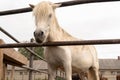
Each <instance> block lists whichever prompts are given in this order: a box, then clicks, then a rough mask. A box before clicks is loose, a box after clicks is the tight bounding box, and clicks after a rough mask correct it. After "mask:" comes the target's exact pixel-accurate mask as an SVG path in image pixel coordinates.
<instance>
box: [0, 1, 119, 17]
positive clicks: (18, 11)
mask: <svg viewBox="0 0 120 80" xmlns="http://www.w3.org/2000/svg"><path fill="white" fill-rule="evenodd" d="M115 1H120V0H74V1H67V2H59V3H60V4H62V5H61V6H60V7H66V6H72V5H78V4H88V3H97V2H115ZM30 11H32V9H31V8H30V7H27V8H21V9H14V10H7V11H0V16H4V15H10V14H18V13H25V12H30Z"/></svg>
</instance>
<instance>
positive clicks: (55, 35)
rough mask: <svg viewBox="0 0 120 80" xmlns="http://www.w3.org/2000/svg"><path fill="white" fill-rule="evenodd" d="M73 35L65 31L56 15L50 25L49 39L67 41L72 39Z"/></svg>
mask: <svg viewBox="0 0 120 80" xmlns="http://www.w3.org/2000/svg"><path fill="white" fill-rule="evenodd" d="M72 38H73V37H72V36H71V35H70V34H68V33H67V32H65V31H64V30H63V29H62V28H61V27H60V26H59V24H58V21H57V19H56V17H54V19H53V20H52V24H51V25H50V33H49V36H48V41H50V42H51V41H65V40H71V39H72Z"/></svg>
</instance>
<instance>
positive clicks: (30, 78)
mask: <svg viewBox="0 0 120 80" xmlns="http://www.w3.org/2000/svg"><path fill="white" fill-rule="evenodd" d="M30 42H34V39H33V38H32V39H31V41H30ZM31 50H33V47H31ZM33 60H34V55H33V54H31V53H30V62H29V67H30V68H33ZM32 72H33V71H32V70H29V80H32V78H33V77H32Z"/></svg>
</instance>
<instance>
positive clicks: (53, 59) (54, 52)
mask: <svg viewBox="0 0 120 80" xmlns="http://www.w3.org/2000/svg"><path fill="white" fill-rule="evenodd" d="M69 56H70V54H69V51H68V50H67V48H65V47H48V48H46V49H45V58H46V60H47V61H48V62H49V63H50V64H53V65H56V66H60V65H62V64H63V62H64V61H65V59H67V58H68V57H69Z"/></svg>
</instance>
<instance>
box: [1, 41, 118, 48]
mask: <svg viewBox="0 0 120 80" xmlns="http://www.w3.org/2000/svg"><path fill="white" fill-rule="evenodd" d="M101 44H120V39H104V40H84V41H57V42H46V43H42V44H40V43H11V44H1V45H0V48H20V47H42V46H43V47H45V46H48V47H50V46H77V45H101Z"/></svg>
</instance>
